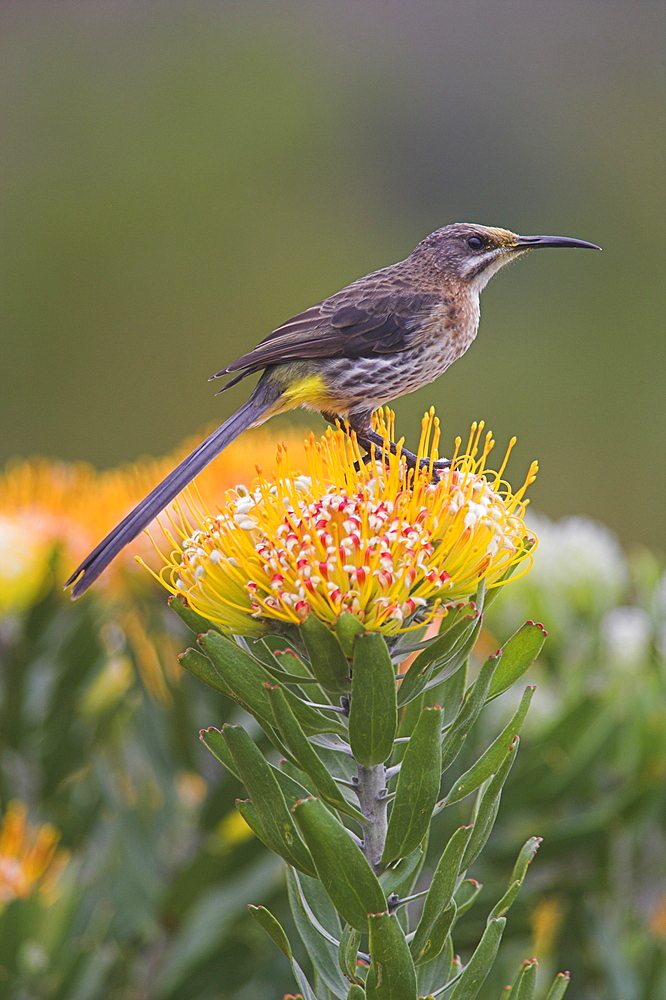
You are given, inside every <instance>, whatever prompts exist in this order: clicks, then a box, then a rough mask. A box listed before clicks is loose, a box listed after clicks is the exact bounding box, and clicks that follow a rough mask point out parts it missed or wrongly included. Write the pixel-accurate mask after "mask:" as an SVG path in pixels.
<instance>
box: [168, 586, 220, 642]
mask: <svg viewBox="0 0 666 1000" xmlns="http://www.w3.org/2000/svg"><path fill="white" fill-rule="evenodd" d="M167 604H168V605H169V607H170V608H171V610H172V611H175V612H176V614H177V615H178V617H179V618H180V620H181V621H182V622H183V623H184V624H185V625H187V627H188V628H189V629H190V630H191V631H192V632H194V634H195V635H201V633H202V632H207V631H208V630H209V629H211V628H212V629H215V631H216V632H219V633H220V634H221V635H222V634H223V633H222V630H221V629H220V628H219V626H218V625H216V624H215V622H210V621H208V619H207V618H204V617H203V615H200V614H199V613H198V612H197V611H195V610H194V608H191V607H190V606H189V604H188V603H187V598H186V597H185V596H184V595H183V594H172V595H171V596H170V597H168V598H167Z"/></svg>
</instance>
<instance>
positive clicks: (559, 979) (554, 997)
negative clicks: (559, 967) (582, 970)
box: [546, 972, 570, 1000]
mask: <svg viewBox="0 0 666 1000" xmlns="http://www.w3.org/2000/svg"><path fill="white" fill-rule="evenodd" d="M569 979H570V976H569V973H568V972H558V974H557V975H556V976H555V979H554V980H553V985H552V986H551V987H550V989H549V990H548V996H547V997H546V1000H562V997H563V996H564V994H565V993H566V991H567V988H568V986H569Z"/></svg>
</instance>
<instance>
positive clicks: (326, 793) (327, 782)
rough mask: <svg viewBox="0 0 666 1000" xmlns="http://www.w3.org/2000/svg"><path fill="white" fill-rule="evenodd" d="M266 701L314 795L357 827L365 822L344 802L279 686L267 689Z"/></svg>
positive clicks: (271, 686)
mask: <svg viewBox="0 0 666 1000" xmlns="http://www.w3.org/2000/svg"><path fill="white" fill-rule="evenodd" d="M266 690H267V692H268V699H269V701H270V703H271V707H272V709H273V716H274V719H275V725H276V727H277V729H278V730H279V732H280V735H281V736H282V739H283V740H284V742H285V743H286V745H287V747H288V748H289V750H290V751H291V753H292V754H293V755H294V757H295V759H296V760H297V761H298V764H299V767H301V768H302V770H303V771H304V772H305V773H306V774H307V775H308V776H309V777H310V778H311V780H312V782H313V783H314V785H315V788H316V790H317V792H318V794H319V795H320V796H321V798H322V799H324V801H325V802H328V803H329V805H332V806H334V808H336V809H340V810H341V811H342V812H345V813H347V815H348V816H352V817H353V818H354V819H355V820H357V821H358V822H360V823H363V822H365V817H364V816H363V813H362V812H360V811H359V810H358V809H356V808H355V807H354V806H353V805H351V804H350V803H349V802H347V800H346V799H345V797H344V795H343V794H342V792H341V791H340V789H339V787H338V785H337V784H336V783H335V781H334V780H333V778H332V777H331V775H330V774H329V772H328V771H327V769H326V767H325V766H324V764H323V763H322V761H321V760H320V758H319V756H318V754H317V752H316V751H315V749H314V747H313V746H312V744H311V743H310V742H309V740H308V738H307V736H306V735H305V733H304V732H303V729H302V728H301V725H300V723H299V722H298V719H297V718H296V716H295V715H294V713H293V712H292V710H291V708H290V706H289V703H288V702H287V699H286V697H285V694H284V689H283V688H282V687H280V686H279V685H267V686H266Z"/></svg>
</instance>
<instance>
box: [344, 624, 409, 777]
mask: <svg viewBox="0 0 666 1000" xmlns="http://www.w3.org/2000/svg"><path fill="white" fill-rule="evenodd" d="M397 728H398V708H397V703H396V681H395V671H394V668H393V663H392V662H391V657H390V655H389V651H388V647H387V645H386V641H385V639H384V637H383V636H381V635H379V634H378V633H377V632H366V633H365V634H364V635H359V636H358V637H357V639H356V642H355V644H354V667H353V671H352V685H351V704H350V708H349V742H350V744H351V748H352V752H353V754H354V757H355V758H356V760H357V761H358V763H359V764H361V765H362V766H363V767H373V766H374V765H375V764H383V763H384V761H385V760H387V759H388V758H389V757H390V755H391V751H392V750H393V740H394V739H395V734H396V730H397Z"/></svg>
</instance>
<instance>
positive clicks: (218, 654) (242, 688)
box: [198, 632, 347, 736]
mask: <svg viewBox="0 0 666 1000" xmlns="http://www.w3.org/2000/svg"><path fill="white" fill-rule="evenodd" d="M198 642H199V645H200V646H201V647H202V649H203V650H204V652H205V653H206V656H208V657H209V658H210V660H211V661H212V663H213V664H214V666H215V667H216V668H217V671H218V673H219V675H220V677H221V678H222V681H223V683H225V684H226V685H227V686H228V689H229V692H230V693H231V695H232V697H234V698H235V699H236V700H237V701H238V702H240V704H241V705H242V706H243V707H244V708H245V709H246V710H247V711H248V712H250V714H251V715H254V717H255V718H256V719H257V721H258V722H260V723H261V724H262V725H263V724H264V723H265V722H267V723H268V724H269V725H272V721H273V712H272V710H271V707H270V702H269V700H268V694H267V692H266V689H265V687H264V685H265V684H266V683H272V682H273V678H272V677H271V675H270V673H269V672H268V671H267V670H266V668H265V667H264V666H262V664H261V663H259V661H258V660H255V659H254V657H253V656H250V654H249V653H246V652H245V651H244V650H243V649H241V648H240V646H238V645H237V644H236V643H235V642H232V640H231V639H227V638H226V637H225V636H222V635H218V634H217V633H216V632H207V633H206V634H205V635H201V636H199V639H198ZM285 697H286V698H287V701H288V702H289V705H290V707H291V710H292V711H293V713H294V715H295V716H296V718H297V719H298V721H299V722H300V724H301V726H302V727H303V729H304V731H305V732H306V733H307V734H308V736H311V735H312V734H313V733H338V734H339V735H342V736H346V733H347V730H346V728H345V726H344V724H343V723H342V722H340V720H339V719H337V718H335V714H334V713H331V716H332V717H331V718H330V719H329V718H327V717H326V716H324V715H322V713H321V712H318V711H317V710H316V709H313V708H310V707H309V706H308V705H304V704H303V702H302V701H300V699H299V698H297V697H296V695H295V694H293V693H292V692H291V691H289V690H287V689H285Z"/></svg>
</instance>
